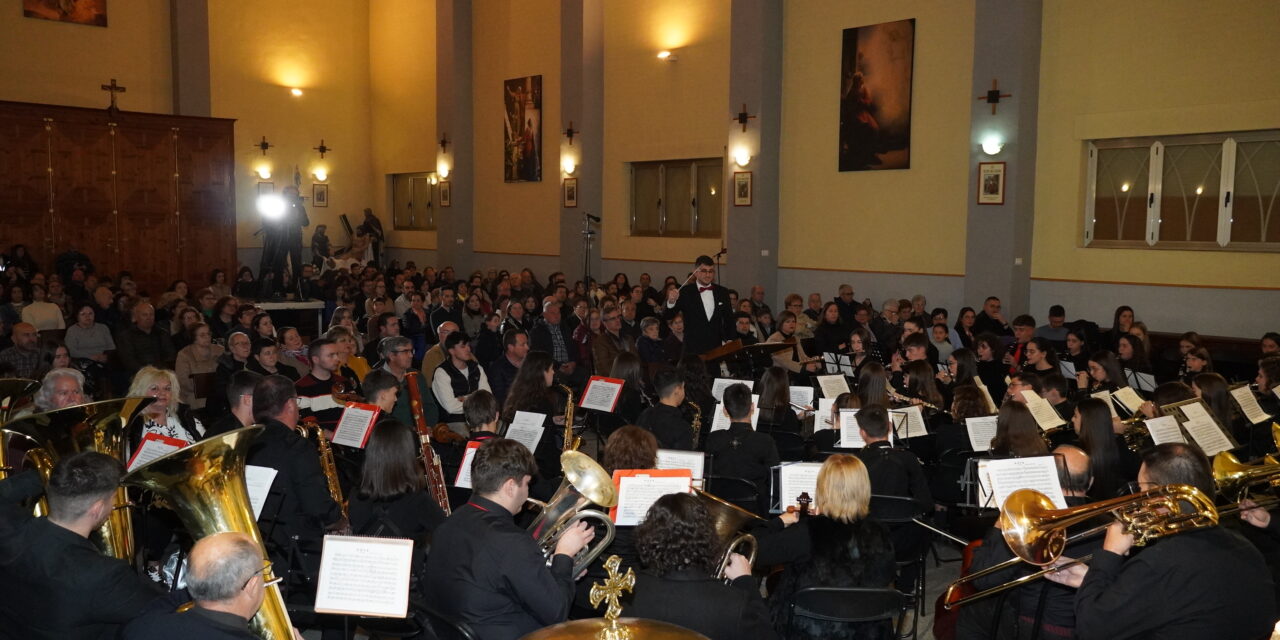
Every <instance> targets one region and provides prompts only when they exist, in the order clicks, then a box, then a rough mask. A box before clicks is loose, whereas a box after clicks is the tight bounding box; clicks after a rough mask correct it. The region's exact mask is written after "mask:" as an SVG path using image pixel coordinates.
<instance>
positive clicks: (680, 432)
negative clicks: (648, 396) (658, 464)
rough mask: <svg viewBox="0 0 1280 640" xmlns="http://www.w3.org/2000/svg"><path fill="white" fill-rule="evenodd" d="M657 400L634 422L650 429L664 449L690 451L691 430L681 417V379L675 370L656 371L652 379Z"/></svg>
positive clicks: (691, 445) (682, 389)
mask: <svg viewBox="0 0 1280 640" xmlns="http://www.w3.org/2000/svg"><path fill="white" fill-rule="evenodd" d="M653 387H654V390H656V391H657V392H658V402H657V403H656V404H654V405H653V406H652V407H649V408H648V409H645V410H644V411H643V412H641V413H640V418H639V419H638V420H636V424H637V425H639V426H640V427H643V428H645V429H647V430H648V431H650V432H652V433H653V435H654V436H655V437H657V439H658V446H659V447H660V448H663V449H682V450H686V451H691V450H693V430H692V427H691V426H690V424H689V422H688V421H686V420H685V419H684V412H682V411H681V410H680V405H682V404H684V379H683V378H681V377H680V374H679V373H678V372H676V371H672V370H665V371H659V372H658V375H656V376H654V378H653Z"/></svg>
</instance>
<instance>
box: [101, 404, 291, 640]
mask: <svg viewBox="0 0 1280 640" xmlns="http://www.w3.org/2000/svg"><path fill="white" fill-rule="evenodd" d="M263 428H264V427H262V426H261V425H254V426H251V427H245V428H243V429H236V430H235V431H230V432H227V433H224V434H222V435H219V436H215V437H212V438H209V439H208V440H202V441H200V442H197V443H196V444H193V445H191V446H189V447H185V448H183V449H180V450H178V451H174V452H171V453H169V454H166V455H164V456H161V457H159V458H156V459H155V460H153V461H151V462H150V463H148V464H146V465H144V466H142V467H139V468H138V469H135V470H134V471H133V472H132V473H130V474H128V475H126V476H125V477H124V481H123V483H124V484H126V485H129V486H134V487H140V488H143V489H146V490H148V491H151V492H152V493H155V494H156V495H158V496H160V497H161V498H163V499H164V500H165V502H167V503H168V504H169V506H170V507H171V508H172V509H173V510H174V512H176V513H177V514H178V518H179V519H180V520H182V524H183V526H184V527H186V529H187V533H189V534H190V535H191V537H192V538H193V539H196V540H199V539H201V538H204V537H205V536H209V535H213V534H215V533H225V532H237V533H244V534H248V535H249V537H251V538H253V539H254V541H255V542H257V543H258V546H259V547H260V548H262V550H263V551H262V557H263V561H264V562H266V561H267V560H268V558H267V553H266V548H265V547H263V544H262V534H261V533H260V532H259V531H258V524H257V522H256V518H254V515H253V507H252V506H250V503H249V492H248V490H247V489H246V485H245V479H244V466H245V456H246V454H247V453H248V451H249V446H250V445H251V444H253V440H254V439H255V438H256V437H257V435H258V434H259V433H261V432H262V430H263ZM262 579H263V581H266V582H269V581H271V580H273V579H274V578H273V577H272V573H271V569H270V568H267V569H266V570H265V571H263V576H262ZM250 626H251V628H252V629H253V631H254V633H255V634H256V635H258V637H260V638H264V639H266V640H292V638H293V623H292V622H291V621H290V620H289V612H288V611H287V610H286V609H285V604H284V597H283V596H282V595H281V593H280V586H279V585H274V584H273V585H271V586H269V587H267V593H266V597H265V599H263V601H262V607H261V608H260V609H258V613H257V614H256V615H254V617H253V620H252V621H251V622H250Z"/></svg>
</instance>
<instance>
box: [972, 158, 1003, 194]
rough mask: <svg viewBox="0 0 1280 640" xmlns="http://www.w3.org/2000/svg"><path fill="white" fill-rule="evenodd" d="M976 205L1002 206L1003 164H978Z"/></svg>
mask: <svg viewBox="0 0 1280 640" xmlns="http://www.w3.org/2000/svg"><path fill="white" fill-rule="evenodd" d="M978 204H1004V163H1003V162H979V163H978Z"/></svg>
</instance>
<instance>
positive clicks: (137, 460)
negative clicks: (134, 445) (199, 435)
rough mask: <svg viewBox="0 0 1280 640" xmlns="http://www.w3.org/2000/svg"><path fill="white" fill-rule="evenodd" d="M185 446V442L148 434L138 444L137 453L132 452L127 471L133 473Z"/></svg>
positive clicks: (156, 434) (157, 434)
mask: <svg viewBox="0 0 1280 640" xmlns="http://www.w3.org/2000/svg"><path fill="white" fill-rule="evenodd" d="M185 446H187V442H186V440H179V439H177V438H170V437H169V436H165V435H161V434H159V433H148V434H147V435H145V436H142V442H141V443H139V444H138V449H137V451H134V452H133V457H132V458H130V459H129V468H128V470H129V471H133V470H134V469H137V468H138V467H141V466H142V465H145V464H147V463H148V462H151V461H152V460H155V459H156V458H159V457H160V456H163V455H165V454H167V453H172V452H174V451H177V450H178V449H181V448H183V447H185Z"/></svg>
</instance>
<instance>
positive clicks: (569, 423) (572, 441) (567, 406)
mask: <svg viewBox="0 0 1280 640" xmlns="http://www.w3.org/2000/svg"><path fill="white" fill-rule="evenodd" d="M556 386H558V387H560V390H561V391H564V393H565V395H566V396H568V398H567V399H566V400H565V403H564V451H577V450H578V447H581V446H582V437H581V436H575V435H573V389H570V388H569V386H568V385H564V384H559V385H556Z"/></svg>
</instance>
